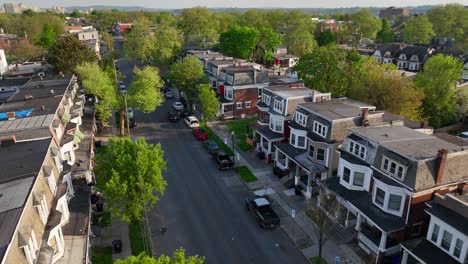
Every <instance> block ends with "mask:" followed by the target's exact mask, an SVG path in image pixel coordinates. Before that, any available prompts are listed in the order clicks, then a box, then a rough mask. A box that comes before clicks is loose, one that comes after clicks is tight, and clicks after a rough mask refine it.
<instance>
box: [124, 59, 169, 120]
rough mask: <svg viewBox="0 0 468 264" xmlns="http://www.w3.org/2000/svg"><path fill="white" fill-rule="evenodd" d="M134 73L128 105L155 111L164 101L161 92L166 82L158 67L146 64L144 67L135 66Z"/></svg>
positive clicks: (146, 111) (142, 109) (141, 109)
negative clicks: (161, 76) (160, 89)
mask: <svg viewBox="0 0 468 264" xmlns="http://www.w3.org/2000/svg"><path fill="white" fill-rule="evenodd" d="M133 73H134V77H133V81H132V83H131V84H130V87H129V89H128V105H129V106H131V107H134V108H136V109H138V110H140V111H143V112H145V113H149V112H153V111H154V110H156V107H157V106H159V105H161V104H162V103H163V102H164V98H163V95H162V94H161V93H160V92H159V88H161V87H163V85H164V83H163V81H162V80H161V78H160V77H159V72H158V69H157V68H155V67H151V66H146V67H144V68H143V69H139V68H135V69H134V70H133Z"/></svg>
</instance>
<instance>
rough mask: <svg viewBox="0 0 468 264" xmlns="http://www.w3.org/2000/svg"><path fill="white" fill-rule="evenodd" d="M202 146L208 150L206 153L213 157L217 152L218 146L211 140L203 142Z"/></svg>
mask: <svg viewBox="0 0 468 264" xmlns="http://www.w3.org/2000/svg"><path fill="white" fill-rule="evenodd" d="M203 146H204V147H205V148H206V149H207V150H208V152H209V153H210V154H211V155H213V154H214V153H215V152H217V151H218V150H219V146H218V144H216V142H214V141H213V140H211V139H208V140H205V141H203Z"/></svg>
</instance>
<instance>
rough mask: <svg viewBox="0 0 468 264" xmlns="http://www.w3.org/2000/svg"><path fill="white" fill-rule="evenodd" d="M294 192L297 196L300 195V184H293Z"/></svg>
mask: <svg viewBox="0 0 468 264" xmlns="http://www.w3.org/2000/svg"><path fill="white" fill-rule="evenodd" d="M294 193H295V194H296V195H299V196H300V195H302V186H300V185H295V186H294Z"/></svg>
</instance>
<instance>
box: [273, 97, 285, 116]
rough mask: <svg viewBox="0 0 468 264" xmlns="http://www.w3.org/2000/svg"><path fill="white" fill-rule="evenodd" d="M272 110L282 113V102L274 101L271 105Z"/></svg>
mask: <svg viewBox="0 0 468 264" xmlns="http://www.w3.org/2000/svg"><path fill="white" fill-rule="evenodd" d="M273 109H275V110H276V111H278V112H280V113H282V112H283V110H284V106H283V102H282V101H279V100H275V103H274V105H273Z"/></svg>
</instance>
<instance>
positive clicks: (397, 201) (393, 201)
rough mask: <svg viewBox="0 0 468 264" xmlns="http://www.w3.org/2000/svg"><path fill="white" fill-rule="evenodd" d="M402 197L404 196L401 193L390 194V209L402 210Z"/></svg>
mask: <svg viewBox="0 0 468 264" xmlns="http://www.w3.org/2000/svg"><path fill="white" fill-rule="evenodd" d="M401 199H402V197H401V196H399V195H394V194H390V197H389V199H388V209H392V210H396V211H398V210H400V205H401Z"/></svg>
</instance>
